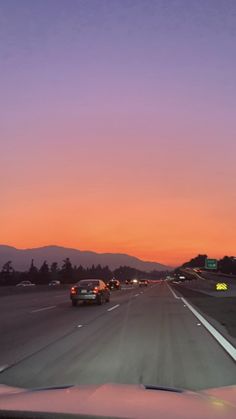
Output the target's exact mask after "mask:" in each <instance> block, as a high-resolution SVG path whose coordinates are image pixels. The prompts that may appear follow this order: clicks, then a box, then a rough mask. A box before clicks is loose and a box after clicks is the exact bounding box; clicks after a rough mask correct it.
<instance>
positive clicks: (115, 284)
mask: <svg viewBox="0 0 236 419" xmlns="http://www.w3.org/2000/svg"><path fill="white" fill-rule="evenodd" d="M107 286H108V288H109V289H110V290H120V289H121V285H120V281H118V279H111V280H110V281H109V282H108V283H107Z"/></svg>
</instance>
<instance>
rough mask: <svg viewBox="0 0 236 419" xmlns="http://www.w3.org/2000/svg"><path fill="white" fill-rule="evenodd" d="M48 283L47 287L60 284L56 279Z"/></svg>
mask: <svg viewBox="0 0 236 419" xmlns="http://www.w3.org/2000/svg"><path fill="white" fill-rule="evenodd" d="M48 285H49V287H56V286H57V285H61V282H60V281H57V280H53V281H51V282H49V284H48Z"/></svg>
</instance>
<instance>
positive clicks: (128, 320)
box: [0, 282, 236, 390]
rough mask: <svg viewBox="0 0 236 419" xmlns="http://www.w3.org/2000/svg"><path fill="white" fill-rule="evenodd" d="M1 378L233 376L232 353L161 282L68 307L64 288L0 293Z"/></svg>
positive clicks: (190, 380)
mask: <svg viewBox="0 0 236 419" xmlns="http://www.w3.org/2000/svg"><path fill="white" fill-rule="evenodd" d="M0 304H1V318H0V336H1V345H0V371H1V373H0V383H2V384H8V385H11V386H19V387H27V388H31V387H45V386H46V387H47V386H55V385H56V386H58V385H67V384H101V383H107V382H110V383H111V382H113V383H125V384H133V383H135V384H137V383H143V384H147V385H154V386H169V387H178V388H185V389H191V390H199V389H205V388H210V387H220V386H225V385H232V384H236V365H235V362H234V360H233V359H232V358H231V357H230V356H229V355H228V354H227V352H226V351H225V350H224V349H223V348H222V347H221V346H220V345H219V343H218V342H217V341H216V340H215V339H214V337H213V336H212V335H211V334H210V333H209V332H208V331H207V330H206V329H205V327H204V326H203V325H202V324H201V323H200V322H199V320H198V319H197V318H196V317H195V315H194V314H193V313H192V312H191V311H190V309H189V308H188V307H187V306H186V305H185V304H184V303H183V301H182V300H181V299H180V298H176V295H175V293H173V292H172V291H171V289H170V287H169V286H168V284H167V283H165V282H159V283H156V284H152V285H149V286H148V287H147V288H139V287H134V288H130V287H127V288H125V287H124V289H122V290H121V291H114V292H113V293H112V296H111V301H110V303H107V304H103V305H102V306H95V305H84V306H79V307H72V306H71V303H70V300H69V293H68V291H66V290H57V289H56V290H55V291H53V292H41V293H32V294H28V293H27V294H26V295H24V294H21V295H11V296H3V297H1V298H0Z"/></svg>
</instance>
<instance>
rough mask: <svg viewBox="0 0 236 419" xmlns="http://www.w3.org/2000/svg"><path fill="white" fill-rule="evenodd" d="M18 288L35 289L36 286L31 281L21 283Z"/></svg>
mask: <svg viewBox="0 0 236 419" xmlns="http://www.w3.org/2000/svg"><path fill="white" fill-rule="evenodd" d="M16 286H17V287H33V286H35V284H33V283H32V282H31V281H21V282H19V284H17V285H16Z"/></svg>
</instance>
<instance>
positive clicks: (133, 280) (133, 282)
mask: <svg viewBox="0 0 236 419" xmlns="http://www.w3.org/2000/svg"><path fill="white" fill-rule="evenodd" d="M130 283H131V284H132V285H137V284H138V280H137V279H136V278H134V279H131V281H130Z"/></svg>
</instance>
